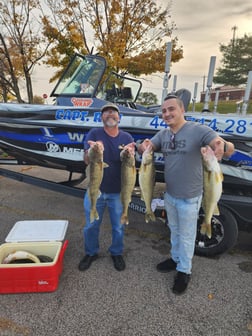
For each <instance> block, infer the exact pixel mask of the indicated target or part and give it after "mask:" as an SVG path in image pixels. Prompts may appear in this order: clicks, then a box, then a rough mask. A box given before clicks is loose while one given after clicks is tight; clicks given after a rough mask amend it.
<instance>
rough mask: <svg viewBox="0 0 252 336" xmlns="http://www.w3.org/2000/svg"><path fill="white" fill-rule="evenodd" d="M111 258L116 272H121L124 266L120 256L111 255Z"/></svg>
mask: <svg viewBox="0 0 252 336" xmlns="http://www.w3.org/2000/svg"><path fill="white" fill-rule="evenodd" d="M111 258H112V260H113V262H114V267H115V269H116V270H117V271H123V270H124V269H125V267H126V265H125V262H124V260H123V257H122V256H121V255H112V256H111Z"/></svg>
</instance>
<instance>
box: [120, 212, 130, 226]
mask: <svg viewBox="0 0 252 336" xmlns="http://www.w3.org/2000/svg"><path fill="white" fill-rule="evenodd" d="M121 224H126V225H128V224H129V218H128V215H127V214H126V213H123V214H122V216H121Z"/></svg>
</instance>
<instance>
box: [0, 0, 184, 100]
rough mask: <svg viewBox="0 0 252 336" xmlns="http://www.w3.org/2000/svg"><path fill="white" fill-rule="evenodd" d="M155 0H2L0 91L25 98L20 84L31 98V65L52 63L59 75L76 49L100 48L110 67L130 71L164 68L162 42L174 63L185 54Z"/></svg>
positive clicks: (167, 16)
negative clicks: (168, 48)
mask: <svg viewBox="0 0 252 336" xmlns="http://www.w3.org/2000/svg"><path fill="white" fill-rule="evenodd" d="M170 6H171V3H168V4H167V6H166V8H165V9H163V8H162V7H160V6H158V5H157V4H156V1H153V0H77V1H75V0H40V1H35V0H2V1H1V3H0V28H1V29H0V95H1V96H2V100H3V101H7V100H8V96H10V95H11V96H14V97H15V98H16V100H17V101H18V102H23V101H24V99H23V96H22V90H21V89H20V88H21V83H25V88H26V96H27V100H28V102H29V103H32V102H33V88H32V80H31V75H32V72H33V70H34V67H35V66H38V65H39V64H42V63H43V64H46V65H47V66H48V67H53V68H54V69H55V68H56V69H57V70H56V71H55V72H54V73H52V76H51V78H50V81H51V82H52V81H54V80H56V79H58V78H59V76H60V75H61V73H62V71H63V70H64V69H65V67H66V66H67V64H68V63H69V61H70V59H71V57H72V56H73V54H74V53H76V52H77V53H80V54H91V53H99V54H100V55H101V56H104V57H105V58H106V61H107V64H108V71H112V70H113V71H116V72H119V73H124V74H126V73H129V74H131V75H134V76H139V75H141V74H145V75H147V74H151V73H154V72H157V71H163V69H164V62H165V53H166V43H167V41H168V40H172V45H173V48H172V62H178V61H179V60H180V59H181V58H182V57H183V48H182V46H179V45H178V39H177V37H173V33H174V31H175V30H176V25H175V23H174V22H173V21H172V20H171V17H170Z"/></svg>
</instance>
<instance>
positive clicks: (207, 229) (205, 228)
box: [200, 223, 212, 239]
mask: <svg viewBox="0 0 252 336" xmlns="http://www.w3.org/2000/svg"><path fill="white" fill-rule="evenodd" d="M200 233H201V234H203V235H207V237H208V238H209V239H210V238H211V237H212V228H211V224H206V223H203V224H202V225H201V228H200Z"/></svg>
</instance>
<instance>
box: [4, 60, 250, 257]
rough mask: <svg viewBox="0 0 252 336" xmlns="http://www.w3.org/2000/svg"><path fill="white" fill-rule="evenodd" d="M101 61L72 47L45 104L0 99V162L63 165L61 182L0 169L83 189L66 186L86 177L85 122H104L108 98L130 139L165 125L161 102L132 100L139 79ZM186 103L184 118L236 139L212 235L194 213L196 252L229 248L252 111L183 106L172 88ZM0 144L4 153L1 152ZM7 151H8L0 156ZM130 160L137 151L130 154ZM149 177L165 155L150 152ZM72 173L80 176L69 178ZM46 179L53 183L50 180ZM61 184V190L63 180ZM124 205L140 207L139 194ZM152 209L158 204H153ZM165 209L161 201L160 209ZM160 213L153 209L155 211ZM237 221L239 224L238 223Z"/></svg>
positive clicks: (243, 208)
mask: <svg viewBox="0 0 252 336" xmlns="http://www.w3.org/2000/svg"><path fill="white" fill-rule="evenodd" d="M107 71H108V69H107V65H106V61H105V59H104V58H103V57H101V56H99V55H87V56H83V55H79V54H75V55H74V57H73V59H72V61H71V62H70V64H69V66H68V67H67V68H66V70H65V71H64V73H63V74H62V76H61V78H60V79H59V81H58V83H57V84H56V86H55V88H54V90H53V91H52V93H51V97H53V98H54V99H55V101H54V104H52V105H47V104H46V105H32V104H14V103H1V104H0V163H1V166H2V164H5V163H7V164H10V163H14V164H18V165H36V166H42V167H47V168H55V169H61V170H64V171H68V172H69V178H68V180H67V181H64V182H63V183H56V185H55V183H54V182H52V181H48V180H41V179H39V178H38V179H36V180H35V179H34V177H31V176H30V177H28V176H26V175H25V174H21V173H17V172H13V170H11V171H9V170H8V169H7V170H6V169H4V168H2V167H1V166H0V174H1V175H3V176H7V177H10V178H14V179H18V180H20V181H23V182H27V183H31V184H35V185H38V186H41V187H44V188H48V189H53V190H56V191H60V192H65V193H67V194H71V195H74V196H78V197H83V193H82V190H81V189H80V188H75V187H74V190H73V186H76V185H78V184H80V182H81V181H83V180H84V178H85V168H86V167H85V164H84V161H83V141H84V140H85V137H86V135H87V133H88V131H89V130H90V129H91V128H92V127H103V123H102V120H101V108H102V106H103V105H104V104H106V103H108V102H112V103H114V104H117V105H118V108H119V110H120V128H121V129H123V130H125V131H128V132H129V133H131V134H132V136H133V138H134V141H135V142H136V143H139V142H141V141H142V140H143V139H146V138H151V137H152V136H153V135H154V134H155V133H156V132H157V131H159V130H160V129H162V128H164V127H167V125H166V124H165V123H164V121H163V120H162V114H161V107H160V106H152V107H148V108H146V107H143V106H141V105H138V104H137V98H138V96H139V93H140V92H141V88H142V83H141V81H139V80H137V79H135V78H130V77H128V76H125V75H119V74H117V73H115V72H111V73H109V74H108V73H107ZM176 95H177V96H179V97H180V98H181V99H182V100H183V102H184V105H185V107H186V112H185V119H186V120H190V121H193V122H197V123H200V124H204V125H207V126H209V127H211V128H212V129H214V130H215V131H216V132H218V134H220V136H222V137H223V138H224V139H226V140H228V141H231V142H233V143H234V145H235V153H234V154H233V155H232V156H231V157H230V158H228V159H223V160H222V162H221V168H222V171H223V173H224V184H223V186H224V188H223V190H224V192H223V195H222V198H221V200H220V206H221V210H220V213H221V214H220V216H218V217H216V216H215V217H213V218H212V238H211V239H209V238H208V237H206V236H203V235H202V234H201V233H200V225H201V220H202V218H203V215H202V214H201V213H200V214H199V222H198V230H197V237H196V242H195V253H197V254H199V255H215V254H219V253H222V252H224V251H226V250H227V249H229V248H231V247H232V246H233V245H234V244H235V242H236V240H237V235H238V224H237V223H238V222H239V227H241V228H242V229H245V230H247V229H248V230H251V229H252V225H251V224H252V222H251V195H252V117H251V116H249V115H245V116H244V115H242V114H235V113H230V114H225V115H223V114H218V113H210V112H206V111H205V112H202V113H199V112H192V111H188V108H187V107H188V105H189V102H190V97H191V95H190V92H189V91H188V90H186V89H180V90H178V91H176ZM1 151H2V153H4V155H2V156H1ZM6 156H7V159H6ZM136 163H137V167H139V166H140V163H141V156H140V155H139V154H138V153H137V154H136ZM155 167H156V181H157V182H163V181H164V174H163V173H164V158H163V155H162V153H158V152H155ZM73 173H78V174H77V175H78V176H79V177H78V178H76V179H73V178H72V176H73ZM52 184H53V185H52ZM65 187H67V190H66V188H65ZM130 207H131V209H133V210H135V211H138V212H142V213H144V211H145V207H144V204H143V202H142V201H141V200H140V198H139V197H135V198H134V201H132V202H131V204H130ZM157 211H158V209H157ZM163 214H164V210H163V209H161V211H160V216H163ZM158 216H159V215H158ZM241 225H242V226H241Z"/></svg>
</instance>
